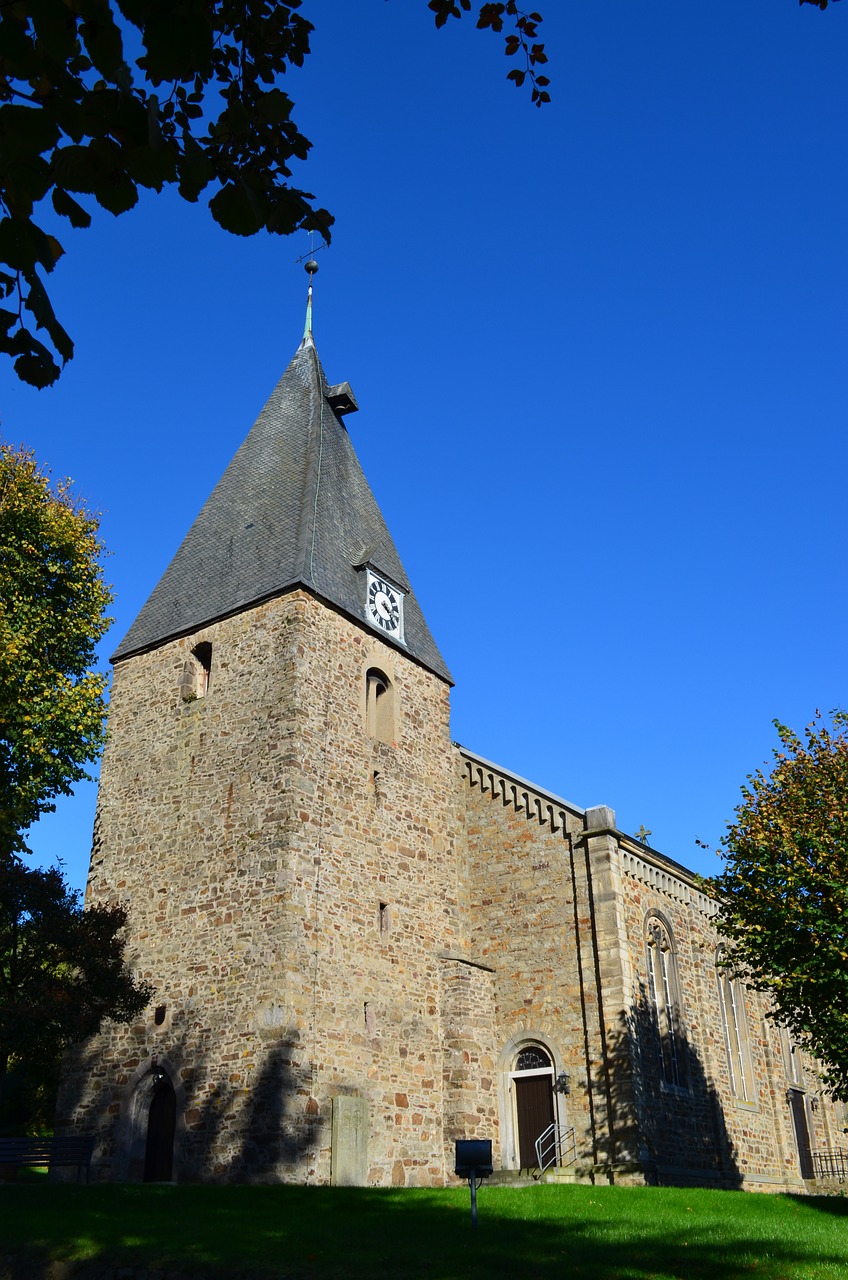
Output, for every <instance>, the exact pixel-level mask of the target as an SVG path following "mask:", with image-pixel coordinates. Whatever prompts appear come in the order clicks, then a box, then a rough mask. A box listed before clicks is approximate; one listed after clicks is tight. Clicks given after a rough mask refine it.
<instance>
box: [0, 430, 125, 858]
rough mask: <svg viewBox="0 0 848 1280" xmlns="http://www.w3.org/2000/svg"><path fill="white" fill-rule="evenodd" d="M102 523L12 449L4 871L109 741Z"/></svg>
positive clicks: (1, 742)
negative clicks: (102, 664)
mask: <svg viewBox="0 0 848 1280" xmlns="http://www.w3.org/2000/svg"><path fill="white" fill-rule="evenodd" d="M97 528H98V523H97V518H96V517H95V516H93V515H92V514H91V513H90V512H88V511H86V509H85V507H84V506H82V505H81V504H80V503H79V502H77V501H75V500H74V498H73V497H72V495H71V482H70V481H68V480H65V481H62V482H61V483H60V484H58V485H57V486H56V487H55V488H52V487H51V484H50V480H49V477H48V476H47V475H46V474H45V473H44V472H43V471H42V470H40V469H39V467H38V464H37V463H36V460H35V458H34V456H33V455H32V453H29V452H26V451H24V450H15V449H12V448H11V447H10V446H8V445H0V875H4V874H5V865H6V861H7V860H8V858H9V857H10V856H11V855H12V854H13V853H14V852H16V851H19V850H23V849H25V848H26V844H25V840H24V832H25V831H26V829H27V828H28V827H29V826H30V825H31V824H32V823H33V822H34V821H35V820H36V818H37V817H38V816H39V815H40V814H42V813H46V812H48V811H49V810H52V809H53V808H54V805H53V803H52V801H53V799H54V797H55V796H57V795H68V794H70V792H71V790H72V787H73V784H74V783H75V782H78V781H79V780H80V779H82V778H86V777H88V774H87V773H86V771H85V767H84V766H85V764H86V763H87V762H88V761H90V760H92V759H94V758H95V757H96V756H97V754H98V752H99V750H100V748H101V745H102V742H103V730H104V716H105V704H104V690H105V684H106V677H105V676H104V675H100V674H98V673H96V672H94V671H92V670H91V669H90V668H91V666H92V664H93V662H94V656H95V654H94V651H95V645H96V643H97V641H98V640H99V639H100V637H101V636H102V635H103V633H104V632H105V631H106V628H107V627H108V625H109V623H110V622H111V619H110V618H107V617H105V616H104V615H105V610H106V608H107V606H108V604H109V602H110V600H111V599H112V595H111V592H110V590H109V588H108V587H107V586H106V585H105V583H104V581H103V570H102V566H101V563H100V553H101V550H102V546H101V543H100V541H99V539H98V537H97Z"/></svg>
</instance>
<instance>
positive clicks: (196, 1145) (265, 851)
mask: <svg viewBox="0 0 848 1280" xmlns="http://www.w3.org/2000/svg"><path fill="white" fill-rule="evenodd" d="M310 268H312V269H314V270H317V267H315V264H313V263H310V264H309V266H308V267H307V270H309V269H310ZM356 408H357V406H356V401H355V399H354V397H353V393H352V392H351V389H350V387H349V385H348V384H347V383H339V384H335V385H330V384H329V383H328V381H327V379H326V378H325V376H324V372H323V369H322V367H321V363H320V361H319V359H318V354H317V351H316V348H315V343H314V341H313V337H312V324H311V287H310V301H309V304H308V307H307V323H306V329H305V332H304V337H303V341H302V342H301V344H300V346H299V348H298V350H297V351H296V353H295V355H294V358H293V359H292V361H291V363H290V365H289V367H288V368H287V369H286V371H285V373H284V374H283V377H282V378H281V380H280V382H279V383H278V385H277V387H276V388H275V390H274V391H273V393H272V395H271V397H270V399H269V400H268V402H267V404H266V405H265V408H264V409H263V410H262V412H261V414H260V415H259V418H258V419H257V421H256V423H255V425H254V426H253V428H252V430H251V431H250V432H249V434H248V435H247V437H246V439H245V441H244V443H243V444H242V446H241V448H240V449H239V450H238V452H237V453H236V455H235V457H234V458H233V460H232V462H231V463H230V465H229V467H228V468H227V470H226V471H225V473H224V475H223V477H222V478H221V480H220V482H219V483H218V485H217V487H216V488H215V490H214V491H213V493H212V494H211V496H210V497H209V499H208V501H207V502H206V504H205V506H204V507H203V509H202V510H201V512H200V514H199V515H198V516H197V519H196V520H195V522H194V524H193V525H192V527H191V529H190V530H189V532H188V534H187V535H186V538H185V539H184V541H183V543H182V545H181V546H180V548H179V549H178V551H177V553H176V555H175V556H174V559H173V560H172V562H171V564H170V565H169V567H168V568H167V570H166V571H165V574H164V575H163V577H162V579H161V581H160V582H159V584H158V585H157V586H156V588H155V590H154V591H153V593H152V595H151V596H150V598H149V600H148V601H147V603H146V604H145V605H144V607H143V609H142V611H141V613H140V614H139V616H138V618H137V619H136V621H135V622H134V623H133V626H132V627H131V628H130V631H129V633H128V635H127V636H126V637H125V639H124V640H123V641H122V642H121V644H120V646H119V647H118V650H117V652H116V654H115V656H114V679H113V685H112V700H111V705H110V711H109V736H108V744H107V748H106V752H105V754H104V758H103V768H102V775H101V784H100V795H99V803H98V813H97V819H96V826H95V836H94V846H93V850H92V859H91V870H90V875H89V883H88V890H87V899H88V901H107V902H109V901H121V902H123V903H125V904H126V906H127V908H128V913H129V925H128V928H129V946H130V952H131V954H132V956H133V957H134V959H135V961H136V964H137V968H138V970H139V971H140V973H141V974H142V975H143V976H144V978H145V979H147V980H148V981H149V982H150V983H151V984H152V985H153V987H154V989H155V993H156V994H155V997H154V1000H153V1002H152V1004H151V1006H150V1008H149V1010H148V1011H147V1013H146V1015H145V1017H144V1018H142V1019H141V1020H140V1021H139V1022H137V1023H136V1024H133V1025H132V1026H114V1025H107V1026H106V1027H105V1028H104V1030H103V1031H102V1032H101V1034H100V1035H99V1036H97V1037H95V1038H93V1039H92V1040H91V1041H89V1042H87V1043H85V1044H83V1045H80V1046H78V1048H77V1050H76V1051H75V1052H74V1053H73V1054H72V1055H70V1057H69V1059H68V1063H67V1068H66V1072H65V1077H64V1083H63V1088H62V1091H61V1094H60V1099H59V1113H58V1119H59V1128H60V1130H61V1129H66V1130H69V1131H75V1132H83V1133H89V1134H92V1135H94V1136H95V1138H96V1150H95V1157H94V1174H95V1176H96V1177H98V1178H101V1179H118V1180H125V1179H130V1180H134V1179H147V1180H152V1181H168V1180H172V1179H174V1180H177V1181H190V1180H220V1181H250V1180H264V1181H284V1182H286V1181H288V1182H298V1183H310V1182H314V1183H328V1182H334V1183H342V1184H343V1183H348V1184H371V1185H413V1186H427V1185H441V1184H442V1183H444V1182H445V1181H446V1180H448V1179H449V1177H450V1176H451V1173H452V1169H453V1163H452V1156H453V1142H454V1140H455V1139H456V1138H460V1137H484V1138H491V1139H492V1143H493V1151H494V1163H495V1166H496V1168H497V1169H499V1170H504V1171H512V1172H513V1173H514V1174H515V1175H516V1176H517V1174H518V1171H519V1170H521V1169H525V1170H527V1169H533V1168H537V1167H538V1166H543V1167H548V1166H549V1168H548V1172H547V1174H546V1176H556V1177H559V1178H564V1179H591V1180H593V1181H613V1182H628V1181H631V1182H642V1183H645V1182H648V1183H652V1182H653V1183H656V1182H660V1183H683V1184H687V1183H701V1184H706V1185H712V1186H725V1187H729V1186H751V1187H759V1188H761V1189H769V1188H794V1189H801V1190H802V1189H803V1188H804V1185H805V1180H809V1179H810V1178H811V1177H812V1176H813V1175H814V1174H815V1173H816V1171H817V1170H819V1171H820V1170H821V1169H822V1168H823V1167H824V1163H826V1162H825V1161H824V1156H825V1153H827V1152H828V1151H830V1150H831V1149H832V1148H834V1147H836V1146H838V1145H839V1144H840V1141H841V1132H842V1128H843V1123H844V1117H843V1116H842V1115H841V1114H839V1112H838V1109H836V1108H835V1107H834V1106H833V1105H832V1104H831V1103H830V1102H829V1100H828V1099H827V1097H826V1096H825V1095H824V1094H823V1092H822V1090H821V1087H820V1085H819V1083H818V1081H817V1078H816V1075H815V1072H814V1070H813V1067H812V1064H810V1063H809V1062H806V1061H804V1060H803V1058H802V1055H801V1054H800V1053H799V1052H798V1051H797V1050H796V1048H795V1047H794V1046H793V1045H792V1043H791V1041H790V1040H789V1038H788V1036H787V1035H786V1033H785V1031H783V1030H781V1029H780V1028H778V1027H775V1026H774V1024H773V1023H771V1022H770V1021H769V1020H768V1018H767V1017H766V1014H767V1005H766V1002H765V1000H764V998H763V997H761V996H759V995H757V994H756V993H752V992H747V991H745V989H744V987H743V986H742V985H741V984H740V983H739V982H738V981H735V980H732V979H731V977H730V976H729V975H728V973H727V971H726V969H724V968H723V967H722V959H723V951H722V944H721V939H720V938H719V937H718V935H717V933H716V928H715V913H716V908H715V904H714V903H712V902H711V901H710V899H709V897H708V896H707V894H705V892H704V886H703V884H702V883H701V881H700V880H699V878H698V877H696V876H694V875H693V874H692V873H691V872H689V871H687V870H686V868H685V867H682V866H681V865H680V864H679V863H677V862H674V861H672V860H671V859H670V858H668V857H666V856H664V855H663V854H661V853H659V852H658V851H657V850H654V849H651V848H649V847H648V846H647V845H645V844H644V842H642V841H640V840H637V839H636V838H635V837H633V836H630V835H627V834H626V833H624V832H622V831H620V830H618V828H617V826H616V819H615V813H614V811H613V810H612V809H610V808H607V807H605V806H598V807H596V808H591V809H583V808H581V807H579V806H577V805H574V804H571V803H569V802H567V801H565V800H563V799H562V798H561V797H559V796H556V795H553V794H551V793H550V792H547V791H545V790H544V789H543V788H540V787H536V786H535V785H534V784H533V783H531V782H528V781H527V780H525V779H522V778H519V777H517V776H516V775H514V774H512V773H511V772H510V771H509V770H507V769H504V768H502V767H500V766H498V765H495V764H493V763H492V762H490V761H488V760H486V759H484V758H482V757H480V756H477V755H476V754H475V753H473V752H471V751H469V750H466V749H465V748H463V747H459V746H458V745H456V744H453V743H452V742H451V739H450V723H449V714H450V707H449V694H450V688H451V678H450V674H449V672H448V669H447V667H446V666H445V663H444V660H443V659H442V656H441V654H440V653H439V651H438V649H437V648H436V645H435V643H434V641H433V638H432V636H431V634H430V632H429V630H428V628H427V624H426V622H425V620H424V618H423V616H422V613H421V610H420V608H419V605H418V602H417V600H416V598H415V593H414V591H413V589H412V585H411V583H410V582H409V580H408V578H407V575H406V573H405V571H404V568H403V565H402V563H401V560H400V557H399V556H398V553H397V550H396V548H395V546H394V543H393V541H392V538H391V535H390V533H389V531H388V529H387V528H386V525H385V522H384V520H383V518H382V515H381V514H380V510H379V507H378V505H377V503H376V501H375V499H374V496H373V495H372V493H371V491H370V489H369V487H368V484H367V482H366V480H365V477H364V476H363V473H362V470H361V468H360V466H359V463H358V461H357V459H356V456H355V454H354V451H353V447H352V445H351V442H350V438H349V436H348V433H347V430H346V428H345V419H346V417H347V415H349V414H350V413H352V412H353V411H355V410H356ZM818 1157H821V1158H820V1159H818V1163H817V1158H818Z"/></svg>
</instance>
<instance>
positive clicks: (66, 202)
mask: <svg viewBox="0 0 848 1280" xmlns="http://www.w3.org/2000/svg"><path fill="white" fill-rule="evenodd" d="M52 200H53V208H54V209H55V210H56V212H57V213H59V214H61V215H62V217H64V218H68V219H69V221H70V224H71V226H72V227H89V226H91V214H90V213H87V212H86V210H85V209H83V207H82V205H79V204H77V202H76V200H74V199H73V198H72V197H71V196H69V195H68V193H67V191H63V190H62V188H61V187H54V188H53V195H52Z"/></svg>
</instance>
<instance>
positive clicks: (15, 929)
mask: <svg viewBox="0 0 848 1280" xmlns="http://www.w3.org/2000/svg"><path fill="white" fill-rule="evenodd" d="M126 918H127V917H126V911H125V910H124V908H123V907H119V906H113V907H107V906H98V905H97V904H94V905H89V907H88V909H87V910H85V911H83V909H82V907H81V905H80V902H79V897H78V895H77V894H76V893H75V892H74V891H73V890H71V889H69V888H68V886H67V885H66V883H65V880H64V877H63V876H62V873H61V871H59V870H58V869H56V868H55V867H53V868H50V869H49V870H44V869H41V868H35V867H27V866H25V865H24V863H23V862H22V861H21V859H20V858H18V857H14V856H13V857H11V858H7V859H5V860H4V862H3V866H2V875H0V1090H2V1087H3V1080H4V1077H5V1075H6V1072H7V1069H8V1067H9V1065H10V1063H11V1064H16V1065H18V1066H19V1067H21V1066H22V1067H23V1068H24V1070H25V1071H26V1073H27V1074H28V1075H29V1076H30V1078H31V1080H33V1081H36V1082H44V1081H46V1082H47V1083H48V1085H49V1084H51V1083H52V1082H53V1080H54V1079H55V1074H56V1065H57V1063H58V1059H59V1057H60V1056H61V1054H62V1052H63V1051H64V1050H65V1049H66V1048H68V1046H69V1045H71V1044H74V1043H76V1042H77V1041H79V1040H83V1039H85V1038H86V1036H90V1035H93V1034H94V1033H95V1032H96V1031H97V1030H98V1029H99V1027H100V1026H101V1024H102V1023H103V1022H104V1020H105V1019H107V1018H111V1019H112V1020H114V1021H116V1022H131V1021H132V1020H133V1019H134V1018H136V1017H138V1015H139V1013H140V1012H141V1011H142V1009H143V1008H144V1006H145V1005H146V1004H147V1003H148V1001H149V1000H150V997H151V995H152V989H151V988H150V987H149V986H148V985H147V984H146V983H143V982H136V981H135V979H134V978H133V975H132V972H131V970H130V969H129V967H128V965H127V963H126V958H125V954H124V952H125V944H124V941H123V936H122V930H123V928H124V925H125V924H126ZM18 1074H20V1072H19V1073H18ZM48 1092H49V1090H48Z"/></svg>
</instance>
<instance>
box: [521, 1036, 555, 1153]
mask: <svg viewBox="0 0 848 1280" xmlns="http://www.w3.org/2000/svg"><path fill="white" fill-rule="evenodd" d="M511 1075H512V1087H513V1089H514V1091H515V1123H516V1127H517V1130H518V1163H519V1167H520V1168H522V1169H535V1168H536V1166H537V1165H538V1163H539V1161H538V1158H537V1156H536V1139H537V1138H539V1137H541V1135H542V1134H543V1133H544V1132H545V1130H546V1129H548V1128H549V1127H550V1125H552V1124H553V1122H554V1119H555V1118H556V1112H555V1109H554V1064H553V1062H552V1061H551V1058H550V1056H549V1054H548V1053H547V1051H546V1050H545V1049H543V1048H542V1047H541V1045H537V1044H534V1045H528V1046H527V1047H525V1048H524V1049H522V1050H521V1052H520V1053H519V1054H518V1057H517V1058H516V1060H515V1067H514V1069H513V1071H512V1072H511Z"/></svg>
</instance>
